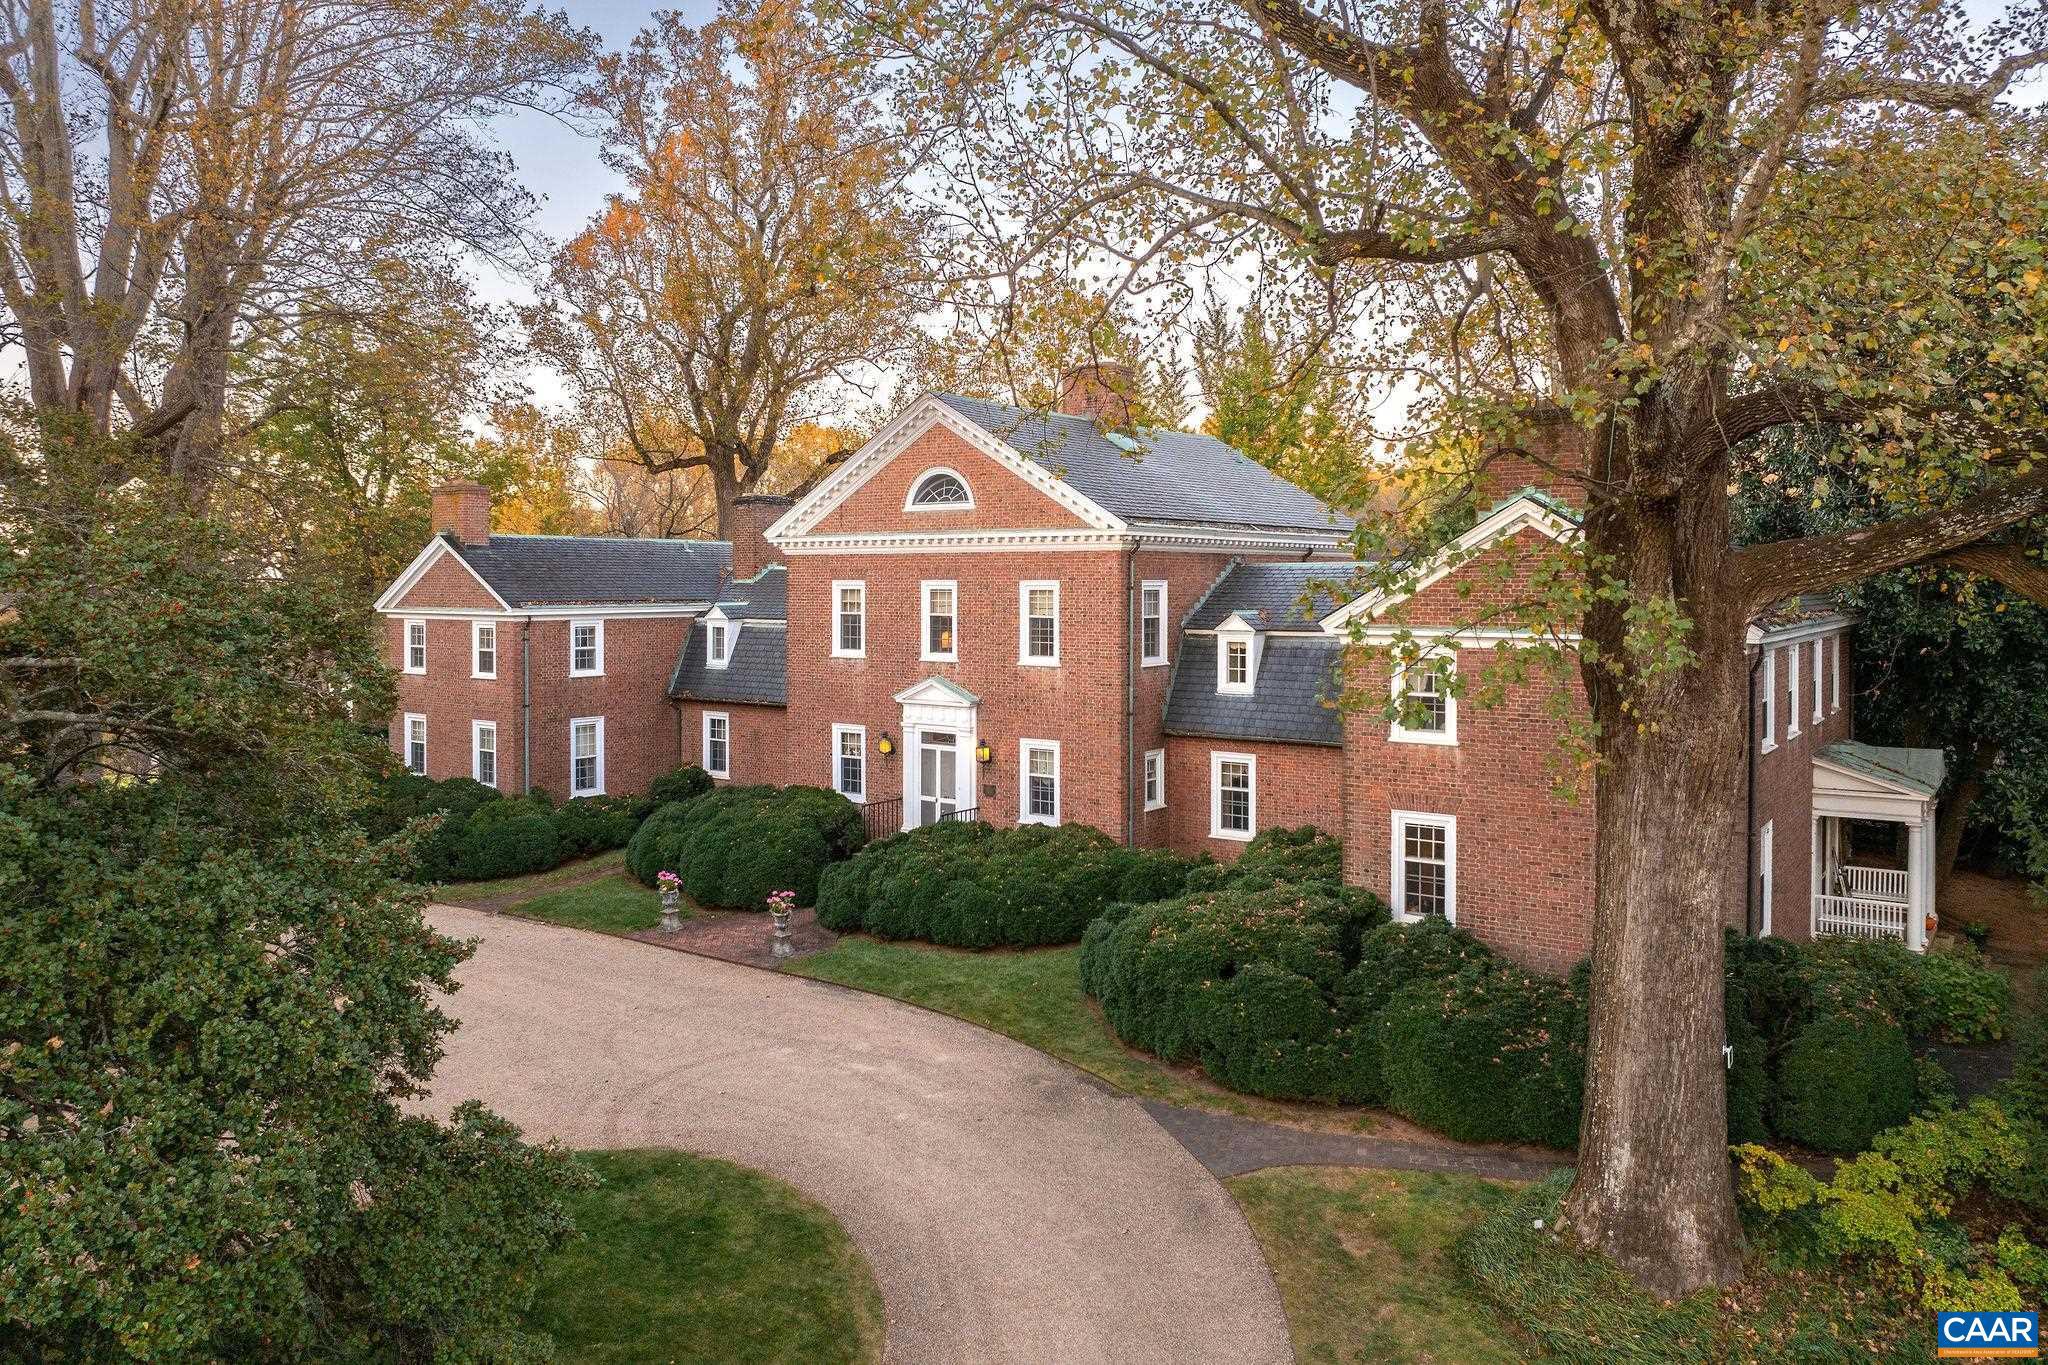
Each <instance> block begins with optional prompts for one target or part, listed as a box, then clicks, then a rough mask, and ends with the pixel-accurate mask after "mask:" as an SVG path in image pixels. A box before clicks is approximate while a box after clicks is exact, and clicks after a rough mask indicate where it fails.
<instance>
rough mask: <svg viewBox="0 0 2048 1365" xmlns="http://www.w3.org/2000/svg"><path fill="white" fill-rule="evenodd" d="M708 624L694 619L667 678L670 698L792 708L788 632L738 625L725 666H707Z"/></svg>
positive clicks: (757, 624)
mask: <svg viewBox="0 0 2048 1365" xmlns="http://www.w3.org/2000/svg"><path fill="white" fill-rule="evenodd" d="M705 633H706V632H705V630H704V623H703V622H702V621H693V622H691V624H690V633H689V635H687V636H686V637H684V639H683V648H682V651H681V652H680V653H679V654H677V656H676V666H675V671H674V672H673V673H671V674H670V675H669V680H668V694H669V696H670V697H673V698H676V699H678V700H680V699H684V698H687V699H689V700H691V701H729V702H739V703H742V704H745V705H752V706H787V705H788V704H789V632H788V631H787V630H785V629H784V628H783V627H782V626H780V625H769V624H767V623H765V622H763V621H758V620H753V621H749V622H748V623H747V624H746V625H743V626H741V627H740V633H739V635H738V637H737V638H735V639H734V640H733V644H732V658H731V660H730V661H729V662H728V663H727V664H726V666H725V667H724V668H706V667H705V666H704V636H705Z"/></svg>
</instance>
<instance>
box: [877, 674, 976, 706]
mask: <svg viewBox="0 0 2048 1365" xmlns="http://www.w3.org/2000/svg"><path fill="white" fill-rule="evenodd" d="M894 700H895V701H896V702H898V703H899V704H901V705H903V706H955V707H973V706H979V705H981V698H980V697H977V696H975V695H974V694H973V693H972V692H969V691H968V690H967V689H966V688H964V687H962V686H960V685H959V684H958V683H955V682H949V681H947V680H946V679H944V678H926V679H925V680H924V681H923V682H920V683H913V684H912V685H911V686H909V687H906V688H904V689H903V690H902V691H901V692H898V693H897V694H896V696H895V697H894Z"/></svg>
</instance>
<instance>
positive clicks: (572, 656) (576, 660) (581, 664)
mask: <svg viewBox="0 0 2048 1365" xmlns="http://www.w3.org/2000/svg"><path fill="white" fill-rule="evenodd" d="M602 672H604V622H602V621H571V622H570V623H569V676H570V677H572V678H578V677H591V676H595V675H597V674H599V673H602Z"/></svg>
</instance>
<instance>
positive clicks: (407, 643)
mask: <svg viewBox="0 0 2048 1365" xmlns="http://www.w3.org/2000/svg"><path fill="white" fill-rule="evenodd" d="M414 626H418V627H419V631H420V666H419V667H418V668H414V667H413V666H412V631H413V627H414ZM398 663H399V666H400V667H401V668H403V669H404V670H405V671H406V672H407V673H424V672H426V671H427V620H426V618H425V617H424V616H408V617H406V618H405V634H404V635H403V636H402V637H401V643H400V646H399V656H398Z"/></svg>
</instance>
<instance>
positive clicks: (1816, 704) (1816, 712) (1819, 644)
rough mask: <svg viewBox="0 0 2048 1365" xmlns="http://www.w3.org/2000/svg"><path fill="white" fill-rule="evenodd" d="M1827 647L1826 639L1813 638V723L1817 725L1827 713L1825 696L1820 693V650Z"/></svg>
mask: <svg viewBox="0 0 2048 1365" xmlns="http://www.w3.org/2000/svg"><path fill="white" fill-rule="evenodd" d="M1827 647H1828V642H1827V641H1826V640H1815V641H1814V642H1813V723H1814V724H1815V725H1818V724H1820V723H1821V721H1823V720H1825V719H1826V718H1827V714H1828V713H1827V708H1826V705H1825V698H1824V697H1823V696H1822V693H1821V680H1822V678H1823V677H1824V676H1825V675H1824V674H1823V673H1822V672H1821V669H1822V658H1821V655H1822V652H1823V651H1824V650H1826V649H1827Z"/></svg>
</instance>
